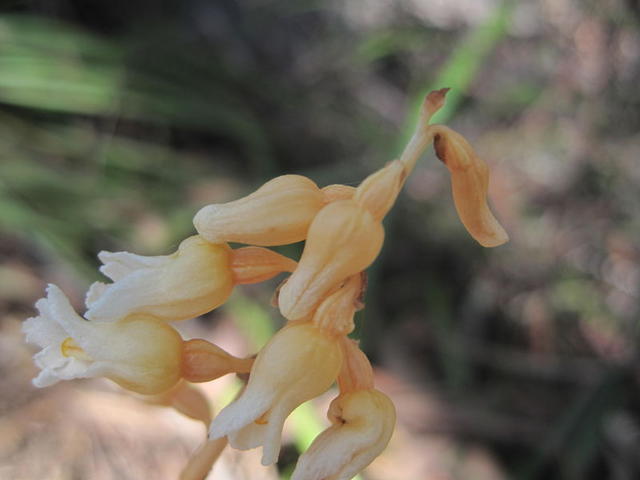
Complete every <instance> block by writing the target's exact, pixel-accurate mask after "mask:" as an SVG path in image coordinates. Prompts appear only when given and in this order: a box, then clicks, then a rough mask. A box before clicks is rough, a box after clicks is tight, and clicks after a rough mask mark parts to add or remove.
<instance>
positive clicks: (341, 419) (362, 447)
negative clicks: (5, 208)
mask: <svg viewBox="0 0 640 480" xmlns="http://www.w3.org/2000/svg"><path fill="white" fill-rule="evenodd" d="M328 417H329V420H330V421H331V423H332V425H331V426H330V427H329V428H328V429H327V430H325V431H324V432H322V433H321V434H320V435H318V437H316V439H315V440H314V441H313V443H312V444H311V446H310V447H309V449H308V450H307V451H306V452H304V453H303V454H302V455H301V456H300V458H299V459H298V464H297V465H296V468H295V470H294V472H293V475H292V476H291V480H349V479H350V478H352V477H354V476H355V475H357V474H358V472H360V471H361V470H362V469H363V468H365V467H366V466H367V465H369V464H370V463H371V462H372V461H373V459H375V458H376V457H377V456H378V455H379V454H380V453H381V452H382V451H383V450H384V449H385V447H386V446H387V444H388V443H389V440H390V438H391V434H392V433H393V428H394V426H395V422H396V413H395V408H394V406H393V403H391V400H389V398H388V397H387V396H386V395H384V394H383V393H382V392H379V391H377V390H373V389H369V390H357V391H354V392H349V393H343V394H341V395H340V396H338V397H337V398H336V399H334V400H333V402H331V406H330V407H329V412H328Z"/></svg>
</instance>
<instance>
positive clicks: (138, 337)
mask: <svg viewBox="0 0 640 480" xmlns="http://www.w3.org/2000/svg"><path fill="white" fill-rule="evenodd" d="M36 308H37V309H38V311H39V312H40V315H38V316H37V317H33V318H30V319H28V320H26V321H25V323H24V326H23V330H24V332H25V334H26V336H27V342H29V343H33V344H36V345H38V346H39V347H41V348H42V350H41V351H40V352H39V353H37V354H36V355H35V356H34V360H35V363H36V365H37V366H38V367H40V369H41V372H40V374H39V375H38V376H37V377H36V378H35V379H34V380H33V383H34V385H35V386H37V387H46V386H49V385H52V384H54V383H56V382H57V381H59V380H70V379H72V378H88V377H107V378H109V379H111V380H113V381H114V382H116V383H117V384H119V385H120V386H122V387H124V388H126V389H128V390H132V391H134V392H137V393H142V394H156V393H161V392H163V391H165V390H167V389H169V388H171V387H172V386H173V385H175V384H176V382H177V381H178V380H179V379H180V368H181V356H182V339H181V338H180V335H179V334H178V332H177V331H176V330H175V329H173V328H172V327H170V326H169V325H167V324H166V323H164V322H160V321H158V320H156V319H154V318H151V317H147V316H142V315H134V316H131V317H129V318H126V319H123V320H120V321H118V322H115V323H93V322H87V321H86V320H84V319H83V318H82V317H80V316H79V315H78V314H77V313H76V312H75V311H74V310H73V307H71V305H70V304H69V301H68V300H67V297H65V295H64V293H62V291H61V290H60V289H59V288H58V287H56V286H55V285H49V287H48V289H47V298H42V299H40V300H38V302H37V303H36Z"/></svg>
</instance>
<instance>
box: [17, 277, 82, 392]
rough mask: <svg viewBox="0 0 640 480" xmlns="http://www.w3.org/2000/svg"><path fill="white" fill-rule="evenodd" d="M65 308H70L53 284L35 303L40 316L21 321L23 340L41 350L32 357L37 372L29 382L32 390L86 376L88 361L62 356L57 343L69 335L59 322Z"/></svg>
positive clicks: (64, 312) (60, 342)
mask: <svg viewBox="0 0 640 480" xmlns="http://www.w3.org/2000/svg"><path fill="white" fill-rule="evenodd" d="M67 307H68V308H71V306H70V305H69V302H68V300H67V299H66V297H65V296H64V294H63V293H62V291H60V289H59V288H58V287H56V286H55V285H49V287H48V288H47V297H46V298H41V299H40V300H38V301H37V302H36V308H37V309H38V311H39V312H40V315H38V316H37V317H32V318H29V319H27V320H25V321H24V323H23V325H22V331H23V332H24V333H25V336H26V341H27V342H28V343H30V344H34V345H37V346H39V347H40V348H41V349H42V350H41V351H39V352H38V353H36V354H35V355H34V356H33V360H34V362H35V364H36V365H37V366H38V367H39V368H40V369H41V372H40V373H39V375H38V376H37V377H36V378H34V379H33V384H34V385H35V386H36V387H47V386H49V385H53V384H54V383H56V382H57V381H59V380H70V379H72V378H81V377H85V376H86V372H87V368H88V362H85V361H82V360H78V359H76V358H72V357H65V356H64V355H63V354H62V349H61V344H62V342H64V340H65V339H66V338H68V337H69V336H71V335H70V334H69V332H68V331H67V329H66V328H65V327H64V325H62V324H61V322H60V321H59V316H60V315H61V314H62V315H65V314H68V311H67V310H68V308H67ZM71 310H72V312H73V315H74V316H77V315H76V313H75V312H74V311H73V309H71ZM70 320H72V319H70Z"/></svg>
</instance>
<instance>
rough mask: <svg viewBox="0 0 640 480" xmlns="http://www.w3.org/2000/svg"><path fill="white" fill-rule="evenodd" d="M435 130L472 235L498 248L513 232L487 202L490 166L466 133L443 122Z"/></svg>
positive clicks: (441, 156) (439, 152) (436, 144)
mask: <svg viewBox="0 0 640 480" xmlns="http://www.w3.org/2000/svg"><path fill="white" fill-rule="evenodd" d="M431 128H433V129H434V132H435V134H434V137H433V138H434V142H433V146H434V148H435V151H436V155H437V156H438V158H439V159H440V160H442V162H443V163H444V164H445V165H446V166H447V168H448V169H449V173H450V174H451V189H452V192H453V201H454V203H455V205H456V210H457V211H458V216H459V217H460V220H461V221H462V223H463V224H464V226H465V228H466V229H467V231H468V232H469V234H470V235H471V236H472V237H473V238H475V239H476V240H477V241H478V243H480V245H482V246H483V247H497V246H498V245H502V244H503V243H505V242H506V241H508V240H509V235H507V232H505V230H504V228H502V225H500V223H499V222H498V220H496V218H495V217H494V216H493V213H491V210H490V209H489V205H488V204H487V191H488V188H489V168H488V167H487V164H486V163H485V162H484V161H483V160H482V159H481V158H479V157H478V156H477V155H476V154H475V152H474V151H473V149H472V148H471V145H469V143H468V142H467V141H466V140H465V139H464V137H463V136H462V135H460V134H459V133H457V132H455V131H454V130H451V129H450V128H448V127H445V126H442V125H436V126H433V127H431Z"/></svg>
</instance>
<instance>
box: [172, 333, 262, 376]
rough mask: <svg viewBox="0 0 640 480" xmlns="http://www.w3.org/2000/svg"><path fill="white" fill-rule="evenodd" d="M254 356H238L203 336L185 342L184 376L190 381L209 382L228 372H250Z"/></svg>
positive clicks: (183, 353)
mask: <svg viewBox="0 0 640 480" xmlns="http://www.w3.org/2000/svg"><path fill="white" fill-rule="evenodd" d="M252 365H253V359H252V358H237V357H234V356H233V355H231V354H229V353H227V352H225V351H224V350H223V349H221V348H220V347H218V346H217V345H214V344H213V343H210V342H207V341H206V340H203V339H201V338H194V339H192V340H188V341H186V342H184V348H183V351H182V377H183V378H184V379H185V380H188V381H190V382H209V381H211V380H215V379H216V378H219V377H221V376H223V375H226V374H228V373H232V372H234V373H248V372H249V371H250V370H251V366H252Z"/></svg>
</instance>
